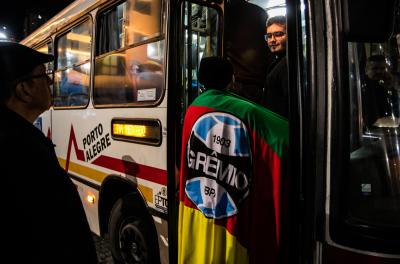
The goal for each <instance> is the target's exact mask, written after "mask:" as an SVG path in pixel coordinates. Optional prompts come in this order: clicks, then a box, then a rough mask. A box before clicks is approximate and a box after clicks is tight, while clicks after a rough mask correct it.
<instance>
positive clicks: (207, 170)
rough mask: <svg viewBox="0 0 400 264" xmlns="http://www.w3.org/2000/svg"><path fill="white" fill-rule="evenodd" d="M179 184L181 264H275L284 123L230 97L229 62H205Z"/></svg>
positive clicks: (189, 115)
mask: <svg viewBox="0 0 400 264" xmlns="http://www.w3.org/2000/svg"><path fill="white" fill-rule="evenodd" d="M199 81H200V83H201V84H203V85H204V86H205V88H206V91H205V92H204V93H202V94H201V95H200V96H198V97H197V98H196V99H195V100H194V101H193V103H192V104H191V105H190V107H189V108H188V110H187V112H186V115H185V119H184V125H183V137H182V153H181V169H180V180H179V222H178V263H265V260H266V259H268V263H277V262H278V261H279V259H280V252H281V249H280V247H281V245H280V239H281V235H280V223H281V215H282V208H281V203H282V194H283V192H282V188H283V187H282V182H283V179H282V177H283V175H284V173H283V161H284V159H285V157H286V156H287V149H288V121H287V120H286V119H285V118H283V117H281V116H279V115H277V114H275V113H273V112H271V111H269V110H268V109H266V108H264V107H262V106H260V105H258V104H256V103H254V102H251V101H249V100H247V99H245V98H243V97H240V96H238V95H236V94H234V93H231V92H228V91H227V90H228V88H230V86H231V85H234V75H233V69H232V65H231V64H230V62H229V61H228V60H227V59H225V58H222V57H208V58H203V59H202V61H201V63H200V70H199Z"/></svg>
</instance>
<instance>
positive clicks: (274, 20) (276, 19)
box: [266, 16, 286, 27]
mask: <svg viewBox="0 0 400 264" xmlns="http://www.w3.org/2000/svg"><path fill="white" fill-rule="evenodd" d="M272 24H279V25H282V26H285V27H286V17H285V16H273V17H270V18H268V20H267V24H266V27H269V26H271V25H272Z"/></svg>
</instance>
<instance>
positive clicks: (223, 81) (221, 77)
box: [199, 56, 233, 90]
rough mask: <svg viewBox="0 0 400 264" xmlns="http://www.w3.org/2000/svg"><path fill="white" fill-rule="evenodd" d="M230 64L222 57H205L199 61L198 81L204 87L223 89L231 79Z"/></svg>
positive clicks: (231, 68) (231, 70)
mask: <svg viewBox="0 0 400 264" xmlns="http://www.w3.org/2000/svg"><path fill="white" fill-rule="evenodd" d="M232 76H233V67H232V64H231V63H230V62H229V61H228V60H227V59H226V58H222V57H217V56H215V57H206V58H203V59H202V60H201V62H200V69H199V81H200V83H202V84H203V85H204V86H205V87H206V89H218V90H222V89H225V88H226V86H227V85H228V84H229V83H230V82H231V81H232Z"/></svg>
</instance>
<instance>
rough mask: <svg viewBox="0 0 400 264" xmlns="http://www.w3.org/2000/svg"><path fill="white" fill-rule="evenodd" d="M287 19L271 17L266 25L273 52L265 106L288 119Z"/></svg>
mask: <svg viewBox="0 0 400 264" xmlns="http://www.w3.org/2000/svg"><path fill="white" fill-rule="evenodd" d="M286 39H287V34H286V17H285V16H275V17H270V18H269V19H268V20H267V24H266V34H265V40H266V41H267V44H268V47H269V49H270V50H271V57H270V60H269V63H268V69H267V79H266V82H265V87H264V95H263V105H264V106H265V107H267V108H268V109H270V110H271V111H273V112H276V113H278V114H280V115H281V116H284V117H286V118H287V117H288V111H289V97H288V81H287V79H288V76H287V62H286Z"/></svg>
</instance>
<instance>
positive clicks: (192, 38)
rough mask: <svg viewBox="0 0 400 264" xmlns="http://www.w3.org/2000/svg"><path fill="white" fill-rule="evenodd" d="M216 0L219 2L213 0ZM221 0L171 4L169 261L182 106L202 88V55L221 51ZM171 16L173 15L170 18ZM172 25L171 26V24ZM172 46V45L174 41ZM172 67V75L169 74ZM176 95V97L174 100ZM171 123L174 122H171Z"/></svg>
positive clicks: (174, 250) (174, 234)
mask: <svg viewBox="0 0 400 264" xmlns="http://www.w3.org/2000/svg"><path fill="white" fill-rule="evenodd" d="M216 2H219V3H216ZM220 2H221V1H178V2H177V4H176V5H171V11H170V12H171V18H170V23H171V24H172V25H173V26H171V31H174V29H176V32H177V37H175V34H174V33H173V32H170V34H169V37H170V38H169V43H170V46H171V49H170V53H169V57H170V60H169V65H170V74H169V80H168V81H169V87H176V89H174V90H173V89H169V91H168V101H169V102H172V103H170V104H169V106H168V116H169V119H168V120H169V122H168V123H169V126H168V129H169V130H168V133H169V134H170V135H175V137H174V138H173V139H172V138H170V140H171V141H170V142H173V143H172V144H169V150H168V155H169V156H170V157H173V158H169V159H168V162H169V167H168V168H169V169H168V180H169V181H168V182H169V185H168V191H169V193H168V195H169V201H171V202H169V204H168V212H169V237H168V238H169V249H170V250H169V252H170V256H169V257H170V263H176V256H177V247H176V246H177V245H176V239H177V232H178V231H177V219H178V201H177V199H178V196H177V191H178V184H179V182H178V181H179V168H180V159H181V156H180V155H181V148H182V146H181V141H182V125H183V120H184V117H185V112H186V109H187V108H188V107H189V105H190V103H191V102H192V101H193V100H194V99H195V98H196V97H197V96H198V95H200V94H201V93H202V92H203V91H204V87H203V86H202V84H200V83H199V81H198V75H197V74H198V70H199V66H200V61H201V59H202V58H205V57H209V56H217V55H222V46H221V45H222V9H221V6H220V5H219V4H220ZM173 18H176V20H174V19H173ZM174 26H175V27H174ZM174 44H175V46H172V45H174ZM171 69H176V75H174V74H172V73H173V70H171ZM177 98H178V100H177ZM172 124H174V125H172Z"/></svg>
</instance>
